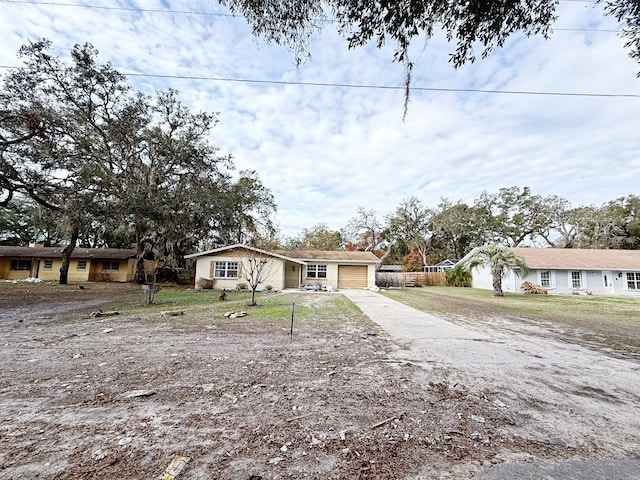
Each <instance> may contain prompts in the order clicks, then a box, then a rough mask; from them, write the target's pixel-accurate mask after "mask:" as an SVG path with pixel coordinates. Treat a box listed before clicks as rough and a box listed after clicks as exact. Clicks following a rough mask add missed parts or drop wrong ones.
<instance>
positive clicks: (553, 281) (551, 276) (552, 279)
mask: <svg viewBox="0 0 640 480" xmlns="http://www.w3.org/2000/svg"><path fill="white" fill-rule="evenodd" d="M543 272H549V286H548V287H544V288H546V289H549V290H552V289H554V288H556V271H555V270H551V269H548V270H538V271H537V272H536V273H537V277H538V285H540V286H541V287H542V286H543V285H542V273H543Z"/></svg>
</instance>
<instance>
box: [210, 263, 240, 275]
mask: <svg viewBox="0 0 640 480" xmlns="http://www.w3.org/2000/svg"><path fill="white" fill-rule="evenodd" d="M213 276H214V277H215V278H238V262H216V264H215V269H214V273H213Z"/></svg>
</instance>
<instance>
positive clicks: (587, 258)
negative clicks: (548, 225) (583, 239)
mask: <svg viewBox="0 0 640 480" xmlns="http://www.w3.org/2000/svg"><path fill="white" fill-rule="evenodd" d="M510 250H512V251H513V252H514V253H515V254H517V255H520V256H521V257H522V258H523V259H524V261H525V262H526V264H527V265H528V266H529V268H554V269H558V270H565V269H571V268H581V269H588V270H611V269H615V270H640V250H605V249H578V248H511V249H510Z"/></svg>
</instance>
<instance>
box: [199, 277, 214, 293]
mask: <svg viewBox="0 0 640 480" xmlns="http://www.w3.org/2000/svg"><path fill="white" fill-rule="evenodd" d="M215 286H216V279H215V278H204V277H200V278H198V283H197V287H198V288H201V289H202V290H213V287H215Z"/></svg>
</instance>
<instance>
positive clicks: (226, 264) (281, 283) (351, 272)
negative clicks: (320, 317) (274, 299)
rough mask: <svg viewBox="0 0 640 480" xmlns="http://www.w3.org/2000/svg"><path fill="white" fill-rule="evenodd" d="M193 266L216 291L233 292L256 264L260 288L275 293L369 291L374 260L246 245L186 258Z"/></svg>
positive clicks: (362, 254) (371, 256) (343, 253)
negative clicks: (260, 273) (260, 272)
mask: <svg viewBox="0 0 640 480" xmlns="http://www.w3.org/2000/svg"><path fill="white" fill-rule="evenodd" d="M185 258H187V259H194V260H195V262H196V274H195V279H196V281H197V280H198V279H199V278H211V279H215V280H216V288H226V289H235V288H237V286H238V284H242V283H246V282H245V281H244V280H243V279H245V278H246V277H247V276H248V275H249V274H250V271H251V269H254V270H255V264H256V262H260V263H261V264H262V265H264V266H265V268H264V270H263V276H262V278H261V279H260V283H261V285H262V286H264V287H266V286H267V285H270V286H271V287H273V288H274V289H276V290H281V289H283V288H299V287H301V286H304V285H317V286H331V287H332V288H364V287H373V286H374V285H375V278H376V265H377V264H378V263H379V259H378V257H376V256H375V255H374V254H373V253H371V252H346V251H319V250H274V251H266V250H261V249H258V248H253V247H249V246H247V245H241V244H237V245H231V246H227V247H222V248H216V249H213V250H207V251H204V252H199V253H194V254H191V255H186V256H185Z"/></svg>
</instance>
